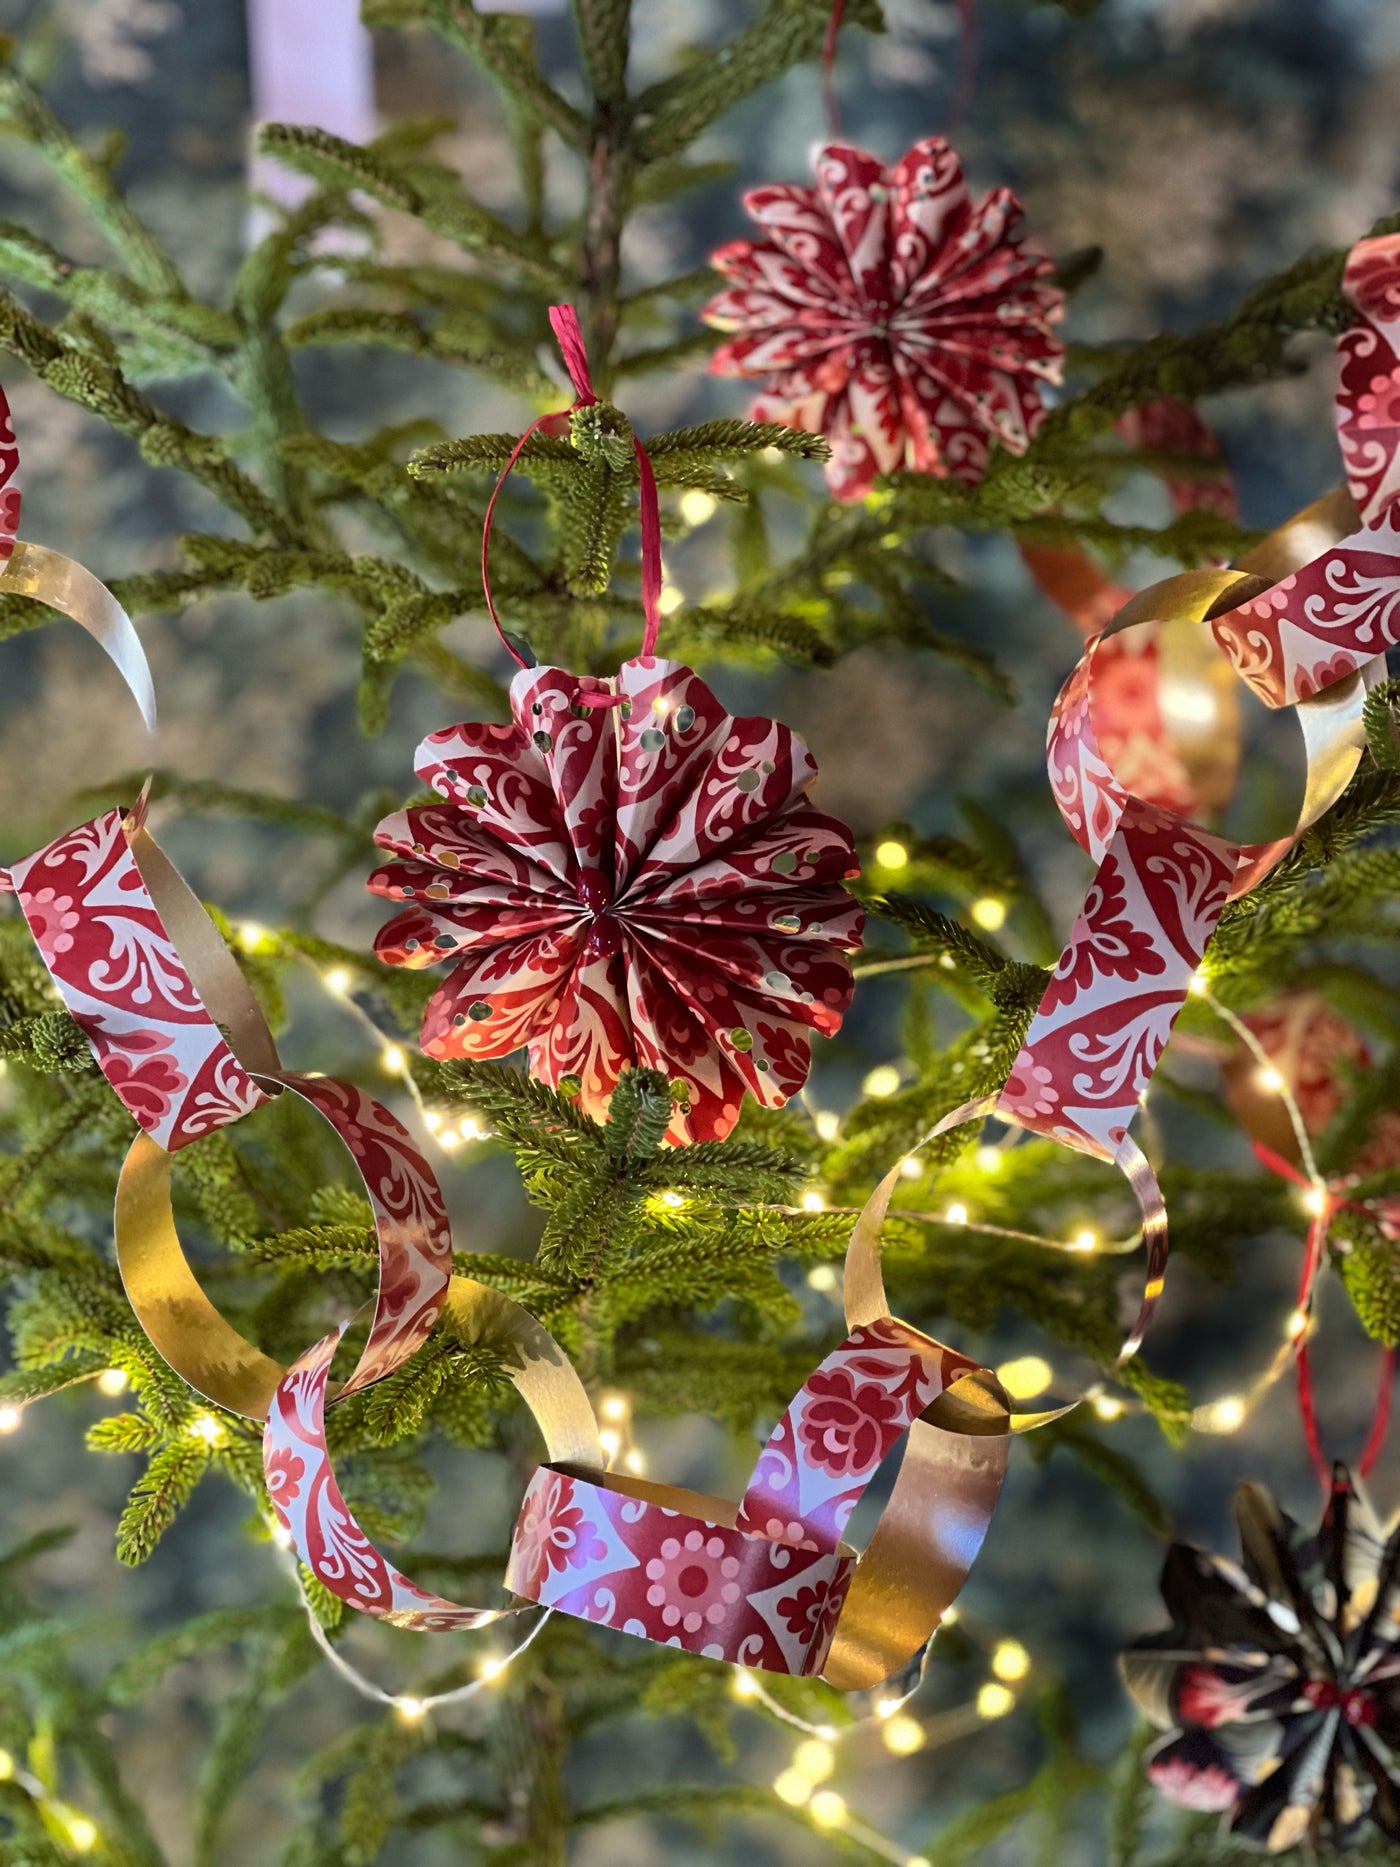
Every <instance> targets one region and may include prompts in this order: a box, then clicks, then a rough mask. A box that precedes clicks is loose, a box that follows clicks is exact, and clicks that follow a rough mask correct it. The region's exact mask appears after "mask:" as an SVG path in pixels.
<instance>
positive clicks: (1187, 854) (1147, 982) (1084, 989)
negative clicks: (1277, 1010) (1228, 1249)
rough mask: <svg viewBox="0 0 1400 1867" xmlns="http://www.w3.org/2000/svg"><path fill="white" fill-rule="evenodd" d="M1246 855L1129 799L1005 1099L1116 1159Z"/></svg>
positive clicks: (1005, 1105)
mask: <svg viewBox="0 0 1400 1867" xmlns="http://www.w3.org/2000/svg"><path fill="white" fill-rule="evenodd" d="M1239 855H1240V851H1239V849H1238V847H1237V846H1236V845H1235V844H1233V843H1228V842H1226V841H1225V840H1224V838H1222V837H1218V836H1212V835H1211V834H1210V833H1209V832H1208V831H1206V830H1202V829H1199V828H1198V827H1197V826H1196V825H1195V824H1191V823H1188V822H1186V821H1185V819H1184V818H1181V817H1177V816H1175V815H1173V813H1172V812H1170V811H1166V810H1160V809H1158V808H1157V807H1156V806H1155V805H1152V804H1144V803H1143V802H1142V801H1141V799H1138V798H1132V799H1130V800H1129V801H1128V803H1127V806H1126V808H1125V809H1124V810H1123V813H1122V815H1121V817H1120V818H1119V821H1118V824H1117V826H1116V828H1115V830H1114V832H1113V836H1112V840H1111V841H1110V843H1109V844H1108V847H1107V849H1106V850H1105V852H1104V855H1103V859H1102V861H1101V862H1100V864H1099V870H1098V874H1097V875H1096V876H1095V877H1094V881H1093V885H1092V886H1091V888H1090V890H1089V893H1088V895H1087V897H1086V898H1085V902H1084V907H1083V910H1082V911H1081V913H1080V916H1079V919H1078V920H1077V921H1076V922H1075V925H1074V930H1073V932H1072V933H1071V935H1070V941H1069V945H1068V946H1067V947H1066V948H1065V950H1064V952H1063V953H1062V954H1061V955H1060V960H1059V964H1058V965H1057V966H1056V968H1055V971H1054V974H1053V976H1052V977H1051V980H1050V984H1049V987H1048V988H1047V990H1046V993H1045V996H1044V998H1043V999H1042V1000H1041V1002H1040V1006H1039V1008H1038V1010H1037V1011H1036V1014H1035V1018H1034V1020H1033V1022H1032V1024H1031V1027H1030V1029H1029V1031H1028V1032H1027V1033H1026V1039H1025V1042H1024V1043H1023V1045H1022V1046H1021V1050H1020V1053H1019V1054H1018V1056H1017V1058H1016V1062H1015V1064H1014V1066H1013V1068H1012V1071H1011V1074H1010V1076H1009V1077H1008V1078H1007V1082H1006V1087H1005V1088H1004V1089H1003V1090H1002V1092H1001V1096H1000V1098H999V1100H998V1102H997V1113H998V1114H999V1115H1000V1116H1002V1117H1003V1118H1004V1119H1005V1120H1007V1121H1013V1122H1017V1123H1019V1124H1020V1126H1021V1127H1023V1128H1034V1129H1035V1130H1036V1131H1037V1132H1038V1133H1040V1134H1045V1135H1049V1136H1051V1137H1052V1138H1053V1139H1054V1140H1057V1141H1063V1142H1065V1143H1066V1144H1067V1145H1069V1146H1071V1147H1076V1148H1079V1149H1081V1150H1082V1151H1084V1152H1086V1153H1090V1154H1097V1155H1098V1156H1100V1157H1101V1158H1102V1159H1105V1160H1111V1159H1112V1158H1113V1157H1114V1155H1115V1154H1116V1153H1117V1151H1118V1149H1119V1147H1120V1146H1121V1144H1122V1142H1123V1141H1124V1139H1125V1138H1126V1135H1127V1132H1128V1127H1129V1124H1130V1123H1131V1122H1132V1119H1133V1117H1134V1116H1135V1115H1136V1114H1137V1109H1138V1101H1139V1098H1140V1097H1141V1096H1142V1094H1143V1092H1144V1091H1145V1090H1146V1088H1147V1085H1148V1083H1149V1082H1150V1081H1151V1079H1152V1073H1153V1071H1154V1070H1155V1069H1156V1067H1157V1065H1158V1063H1159V1062H1160V1061H1161V1057H1162V1052H1163V1051H1164V1050H1165V1049H1166V1046H1167V1039H1168V1038H1169V1037H1170V1036H1171V1031H1172V1026H1173V1025H1174V1024H1175V1022H1176V1020H1177V1017H1178V1016H1179V1014H1180V1012H1181V1008H1182V1006H1183V1004H1184V1003H1185V1002H1186V994H1187V992H1188V990H1189V989H1190V984H1191V975H1192V974H1193V973H1194V972H1195V970H1196V968H1197V966H1199V965H1200V963H1201V958H1202V955H1203V954H1204V952H1205V950H1206V946H1207V944H1208V943H1209V940H1210V937H1211V935H1212V934H1213V933H1214V931H1215V926H1216V922H1217V921H1218V920H1219V918H1220V914H1221V910H1222V909H1223V908H1224V906H1225V903H1226V901H1227V900H1228V898H1229V894H1230V885H1231V883H1232V881H1233V880H1234V877H1235V872H1236V869H1237V867H1238V860H1239Z"/></svg>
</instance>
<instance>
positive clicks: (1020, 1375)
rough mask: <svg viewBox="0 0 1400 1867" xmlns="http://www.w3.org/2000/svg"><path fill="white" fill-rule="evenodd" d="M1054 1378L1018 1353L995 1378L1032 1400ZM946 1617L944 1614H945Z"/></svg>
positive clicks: (1044, 1364) (1042, 1364)
mask: <svg viewBox="0 0 1400 1867" xmlns="http://www.w3.org/2000/svg"><path fill="white" fill-rule="evenodd" d="M1054 1378H1055V1371H1054V1369H1053V1368H1052V1367H1051V1366H1050V1364H1049V1362H1048V1361H1042V1360H1041V1358H1040V1356H1039V1355H1018V1356H1017V1357H1016V1359H1015V1360H1014V1361H1005V1362H1003V1363H1002V1365H1001V1366H1000V1367H999V1368H998V1369H997V1379H998V1380H999V1381H1000V1382H1001V1384H1002V1386H1003V1387H1004V1388H1005V1389H1006V1391H1007V1393H1008V1394H1010V1396H1011V1398H1012V1399H1013V1400H1034V1398H1035V1396H1036V1395H1037V1394H1043V1393H1044V1392H1045V1390H1046V1388H1047V1387H1049V1385H1050V1383H1051V1382H1052V1381H1053V1380H1054ZM945 1618H946V1616H945Z"/></svg>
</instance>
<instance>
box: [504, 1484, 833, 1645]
mask: <svg viewBox="0 0 1400 1867" xmlns="http://www.w3.org/2000/svg"><path fill="white" fill-rule="evenodd" d="M670 1495H672V1496H675V1495H677V1494H675V1493H671V1494H670ZM715 1503H716V1505H718V1500H715ZM854 1569H855V1559H854V1557H853V1556H852V1555H851V1554H849V1553H836V1552H832V1551H827V1552H824V1553H820V1554H812V1553H811V1552H809V1551H805V1550H798V1549H794V1548H793V1547H791V1546H790V1545H788V1544H785V1543H775V1542H773V1541H772V1540H771V1539H770V1538H768V1537H766V1536H748V1535H745V1534H744V1532H743V1531H741V1530H737V1529H735V1528H734V1527H733V1526H732V1525H731V1524H726V1523H722V1522H715V1521H712V1520H710V1519H707V1518H704V1517H697V1516H691V1515H689V1514H687V1513H685V1512H681V1511H677V1510H674V1509H668V1508H666V1507H665V1506H663V1505H661V1504H659V1503H653V1502H651V1501H650V1500H648V1499H646V1498H644V1497H638V1496H635V1495H633V1493H632V1490H631V1489H630V1488H629V1489H628V1490H625V1491H623V1490H619V1491H613V1490H609V1489H608V1488H607V1487H606V1486H604V1485H603V1484H601V1483H595V1482H593V1481H592V1480H590V1479H589V1478H587V1477H585V1476H583V1475H582V1474H579V1473H570V1472H565V1471H556V1470H554V1469H553V1468H552V1467H551V1466H548V1465H542V1466H540V1467H539V1469H538V1470H537V1471H536V1473H535V1475H534V1477H533V1478H532V1479H531V1480H530V1486H529V1489H528V1490H527V1491H526V1493H525V1502H524V1505H523V1507H522V1509H521V1513H520V1518H519V1521H518V1523H517V1524H516V1529H515V1536H514V1539H513V1541H512V1544H511V1553H510V1562H509V1564H508V1566H507V1568H506V1586H507V1587H508V1588H511V1589H513V1590H514V1591H515V1593H516V1594H517V1595H521V1596H523V1597H524V1598H525V1599H526V1600H527V1601H536V1602H539V1603H540V1604H541V1606H543V1607H549V1608H555V1609H559V1610H561V1611H562V1612H563V1613H565V1614H572V1615H576V1616H577V1617H578V1618H579V1619H580V1620H585V1621H591V1622H593V1623H594V1624H595V1625H597V1626H600V1627H616V1628H618V1629H620V1630H621V1631H622V1632H623V1633H625V1634H636V1635H639V1636H640V1637H642V1638H643V1639H646V1640H655V1641H659V1642H661V1643H662V1644H665V1645H669V1646H678V1647H684V1648H685V1649H686V1650H687V1651H688V1652H691V1653H699V1654H702V1655H703V1656H704V1657H706V1658H707V1659H719V1660H732V1661H734V1662H735V1663H736V1664H738V1665H743V1666H754V1667H759V1668H761V1669H763V1670H765V1671H768V1672H781V1673H793V1674H797V1675H801V1676H810V1675H813V1674H816V1673H819V1672H820V1671H821V1669H822V1666H823V1664H824V1663H825V1660H826V1655H827V1649H828V1648H829V1647H830V1645H831V1638H832V1635H833V1633H834V1632H835V1629H836V1622H837V1618H838V1616H839V1615H840V1612H841V1604H842V1602H843V1601H844V1600H845V1596H846V1590H847V1588H848V1587H849V1586H850V1580H851V1576H852V1573H853V1572H854Z"/></svg>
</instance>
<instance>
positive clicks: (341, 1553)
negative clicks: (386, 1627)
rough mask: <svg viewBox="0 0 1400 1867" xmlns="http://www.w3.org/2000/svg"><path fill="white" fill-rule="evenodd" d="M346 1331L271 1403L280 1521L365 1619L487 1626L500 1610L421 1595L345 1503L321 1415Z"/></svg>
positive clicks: (292, 1375) (268, 1441)
mask: <svg viewBox="0 0 1400 1867" xmlns="http://www.w3.org/2000/svg"><path fill="white" fill-rule="evenodd" d="M349 1326H350V1325H349V1322H348V1321H347V1322H344V1323H342V1324H341V1325H340V1327H339V1328H338V1329H332V1330H331V1332H330V1334H329V1335H327V1336H325V1337H323V1338H322V1340H321V1341H319V1342H318V1343H317V1344H316V1345H315V1347H314V1348H311V1349H308V1350H307V1352H306V1353H305V1354H304V1355H303V1356H302V1357H301V1358H300V1360H298V1361H296V1362H294V1363H293V1364H292V1366H291V1367H290V1368H289V1369H288V1371H287V1373H286V1375H285V1376H284V1377H283V1380H282V1382H281V1384H280V1386H279V1387H278V1389H277V1392H276V1394H275V1395H274V1397H273V1402H272V1406H271V1409H270V1410H269V1412H268V1416H267V1426H266V1429H265V1431H264V1434H263V1474H264V1476H265V1478H266V1480H267V1490H268V1496H269V1497H270V1498H271V1500H272V1508H273V1510H274V1511H275V1512H276V1515H277V1520H278V1522H279V1523H280V1524H281V1525H282V1527H283V1529H284V1530H285V1531H286V1532H287V1534H288V1535H289V1536H290V1537H291V1539H292V1547H293V1548H294V1549H295V1550H296V1553H297V1555H298V1556H299V1557H300V1558H301V1560H302V1562H304V1563H305V1565H306V1567H307V1568H308V1569H309V1570H310V1571H311V1573H312V1574H313V1575H314V1576H315V1577H316V1579H317V1581H319V1582H321V1583H322V1584H323V1585H324V1586H325V1587H326V1588H328V1589H329V1590H330V1591H331V1593H332V1594H333V1595H336V1596H338V1597H339V1598H340V1600H342V1601H345V1602H348V1603H349V1605H350V1606H351V1607H352V1608H358V1609H359V1610H360V1612H361V1613H362V1614H371V1615H374V1616H375V1617H376V1618H377V1619H379V1620H383V1621H389V1622H392V1624H393V1625H394V1626H395V1627H407V1628H412V1629H414V1630H415V1631H416V1632H419V1633H448V1632H452V1631H455V1630H462V1629H469V1628H473V1627H484V1626H486V1625H487V1624H488V1623H489V1622H491V1621H494V1620H498V1619H499V1618H500V1615H501V1613H502V1612H503V1610H500V1609H494V1608H469V1607H463V1606H462V1605H461V1604H460V1603H458V1602H454V1601H447V1600H445V1599H444V1598H443V1597H442V1596H441V1595H435V1594H433V1593H432V1591H431V1590H430V1589H426V1588H420V1587H419V1586H418V1584H417V1583H416V1582H412V1581H410V1580H409V1578H408V1577H407V1576H406V1575H404V1574H402V1573H401V1572H400V1571H399V1570H398V1569H396V1568H395V1567H394V1565H393V1564H392V1563H391V1562H389V1561H388V1560H387V1559H386V1558H385V1557H384V1556H383V1555H381V1554H380V1552H379V1551H378V1550H377V1549H376V1548H375V1546H374V1544H373V1543H372V1542H371V1541H370V1539H369V1538H368V1536H366V1534H365V1532H364V1531H363V1530H362V1529H361V1527H360V1525H359V1524H358V1523H357V1522H356V1520H355V1518H354V1516H353V1514H352V1513H351V1510H350V1507H349V1505H348V1504H347V1503H346V1502H345V1498H344V1495H343V1493H342V1492H341V1489H340V1485H339V1483H338V1482H337V1480H336V1475H335V1470H334V1467H333V1466H332V1464H331V1457H330V1452H329V1450H328V1448H327V1445H326V1419H325V1416H326V1383H327V1381H328V1379H329V1377H330V1368H331V1361H332V1358H333V1357H334V1355H335V1351H336V1349H337V1347H338V1346H339V1344H340V1339H341V1337H342V1336H343V1335H344V1333H345V1331H346V1329H348V1328H349ZM504 1612H509V1610H504Z"/></svg>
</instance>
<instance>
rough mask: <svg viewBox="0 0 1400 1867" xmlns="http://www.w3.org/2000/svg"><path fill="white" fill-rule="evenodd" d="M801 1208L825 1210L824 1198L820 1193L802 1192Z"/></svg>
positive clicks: (812, 1210)
mask: <svg viewBox="0 0 1400 1867" xmlns="http://www.w3.org/2000/svg"><path fill="white" fill-rule="evenodd" d="M802 1210H803V1211H804V1212H825V1211H826V1200H825V1198H824V1196H823V1195H822V1194H821V1193H804V1194H803V1195H802Z"/></svg>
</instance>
